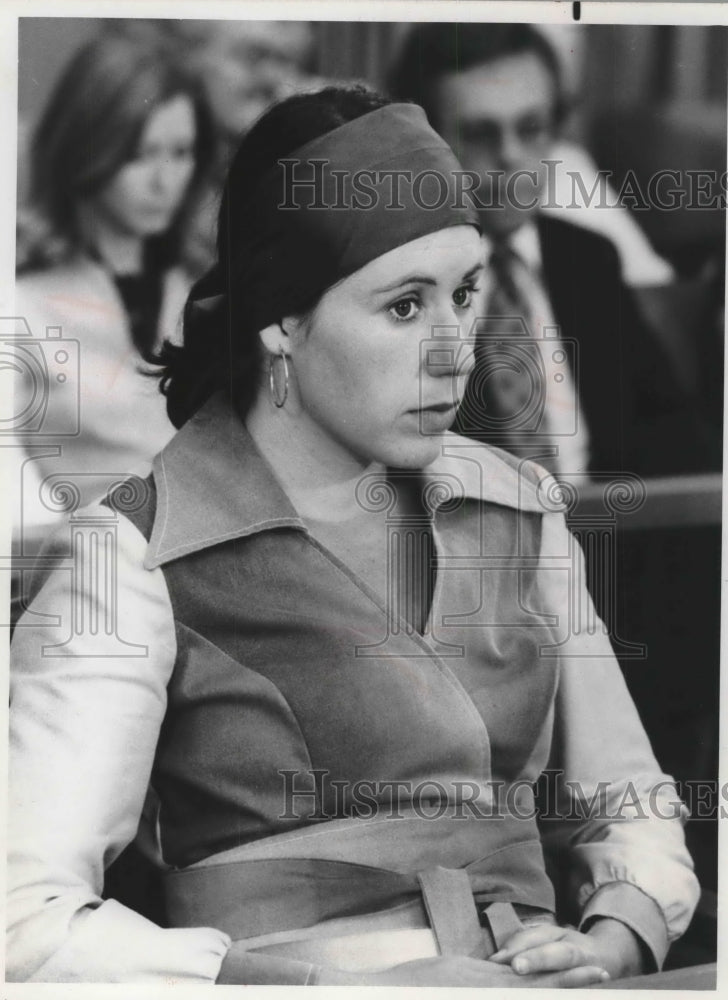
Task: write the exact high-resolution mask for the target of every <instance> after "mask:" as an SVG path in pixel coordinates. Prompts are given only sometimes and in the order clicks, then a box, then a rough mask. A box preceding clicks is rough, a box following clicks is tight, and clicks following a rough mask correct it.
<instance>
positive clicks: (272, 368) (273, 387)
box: [268, 347, 288, 410]
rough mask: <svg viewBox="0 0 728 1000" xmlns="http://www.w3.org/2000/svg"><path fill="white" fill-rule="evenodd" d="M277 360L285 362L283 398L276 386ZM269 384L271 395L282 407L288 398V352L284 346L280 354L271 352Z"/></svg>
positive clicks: (279, 407) (276, 403) (279, 351)
mask: <svg viewBox="0 0 728 1000" xmlns="http://www.w3.org/2000/svg"><path fill="white" fill-rule="evenodd" d="M276 361H282V362H283V378H284V382H283V398H282V399H281V398H280V396H279V395H278V389H277V387H276V376H275V363H276ZM268 385H269V387H270V396H271V399H272V400H273V402H274V404H275V405H276V406H277V407H278V409H279V410H280V409H281V407H283V406H285V405H286V400H287V399H288V361H287V359H286V354H285V351H284V350H283V348H282V347H281V348H279V350H278V354H271V356H270V365H269V367H268Z"/></svg>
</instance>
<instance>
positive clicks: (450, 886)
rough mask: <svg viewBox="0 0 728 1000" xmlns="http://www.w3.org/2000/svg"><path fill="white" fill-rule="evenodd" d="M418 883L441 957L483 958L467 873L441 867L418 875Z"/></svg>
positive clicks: (462, 870) (478, 923)
mask: <svg viewBox="0 0 728 1000" xmlns="http://www.w3.org/2000/svg"><path fill="white" fill-rule="evenodd" d="M417 880H418V882H419V883H420V888H421V890H422V898H423V900H424V903H425V909H426V910H427V915H428V917H429V918H430V926H431V927H432V930H433V933H434V935H435V938H436V940H437V946H438V948H439V950H440V954H441V955H471V956H473V957H478V958H480V957H482V952H483V949H484V940H483V930H482V928H481V926H480V921H479V920H478V911H477V909H476V907H475V900H474V899H473V890H472V888H471V886H470V879H469V878H468V875H467V872H466V871H465V870H464V869H463V868H441V867H439V866H438V867H436V868H428V869H426V870H425V871H421V872H418V873H417Z"/></svg>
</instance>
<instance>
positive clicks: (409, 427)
mask: <svg viewBox="0 0 728 1000" xmlns="http://www.w3.org/2000/svg"><path fill="white" fill-rule="evenodd" d="M482 268H483V248H482V243H481V240H480V237H479V235H478V232H477V230H476V229H475V228H474V227H473V226H468V225H462V226H453V227H452V228H450V229H442V230H439V231H438V232H436V233H432V234H430V235H428V236H423V237H421V238H420V239H417V240H413V241H412V242H411V243H407V244H405V245H404V246H401V247H397V248H395V249H394V250H390V251H389V252H388V253H386V254H384V255H383V256H381V257H378V258H377V259H376V260H374V261H371V262H370V263H369V264H367V265H365V266H364V267H363V268H361V270H359V271H357V272H356V273H354V274H353V275H351V276H350V277H348V278H346V279H344V280H343V281H341V282H340V283H339V284H338V285H336V286H334V287H333V288H330V289H329V290H328V291H327V292H326V293H325V294H324V296H323V297H322V298H321V300H320V302H319V304H318V305H317V307H316V309H315V310H314V312H313V313H312V314H311V315H310V317H308V318H307V319H303V320H292V319H290V318H289V319H287V320H284V321H283V327H284V329H286V330H287V332H289V334H290V340H291V344H290V346H291V367H292V370H293V374H294V376H295V377H294V379H293V393H294V399H293V405H294V406H295V407H296V410H297V412H296V418H297V420H299V421H306V422H307V423H308V425H309V429H311V430H313V431H314V433H315V434H316V435H317V437H318V439H319V441H320V443H321V444H322V445H324V446H327V445H328V446H330V447H331V448H332V449H334V450H338V451H339V452H340V454H341V456H342V457H343V458H347V457H348V458H351V457H354V458H355V459H356V460H357V461H358V462H360V463H362V464H363V465H368V464H370V463H371V462H380V463H384V464H386V465H390V466H395V467H400V468H421V467H423V466H424V465H428V464H429V463H430V462H431V461H433V460H434V458H435V457H436V455H437V452H438V449H439V447H440V444H441V438H442V434H443V433H444V432H445V431H446V430H448V429H449V428H450V426H451V425H452V423H453V421H454V419H455V412H456V410H457V406H458V403H459V402H460V400H461V398H462V395H463V391H464V388H465V382H466V380H467V376H468V374H469V372H470V370H471V368H472V361H473V353H472V344H471V343H463V342H462V340H461V338H463V337H468V336H469V335H470V334H471V328H472V326H473V323H474V320H475V318H476V315H477V310H478V303H479V298H480V296H479V292H480V285H481V284H482V282H481V280H480V276H481V273H482Z"/></svg>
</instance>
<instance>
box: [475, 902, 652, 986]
mask: <svg viewBox="0 0 728 1000" xmlns="http://www.w3.org/2000/svg"><path fill="white" fill-rule="evenodd" d="M490 961H491V962H494V963H497V964H501V965H509V966H510V967H511V968H512V969H513V971H514V972H516V973H517V974H518V975H519V976H530V975H533V974H534V973H543V972H555V971H562V970H565V969H574V968H577V967H582V966H597V967H599V968H601V969H603V970H604V971H605V972H607V973H608V974H609V977H610V978H612V979H618V978H620V977H621V976H625V975H638V974H639V973H641V972H643V971H644V962H643V955H642V949H641V946H640V942H639V939H638V938H637V936H636V935H635V934H633V933H632V931H631V930H630V929H629V927H627V926H626V925H625V924H623V923H621V922H620V921H619V920H611V919H609V918H602V919H600V920H597V921H595V922H594V923H593V924H592V926H591V927H590V928H589V930H588V932H587V933H586V934H582V933H581V932H580V931H577V930H574V929H573V928H570V927H558V926H556V925H554V924H538V925H537V926H535V927H527V928H525V929H524V930H522V931H518V932H517V933H515V934H514V935H513V937H512V938H510V940H509V941H508V943H507V945H506V946H505V948H502V949H501V950H500V951H498V952H496V953H495V955H491V957H490ZM524 985H525V984H524Z"/></svg>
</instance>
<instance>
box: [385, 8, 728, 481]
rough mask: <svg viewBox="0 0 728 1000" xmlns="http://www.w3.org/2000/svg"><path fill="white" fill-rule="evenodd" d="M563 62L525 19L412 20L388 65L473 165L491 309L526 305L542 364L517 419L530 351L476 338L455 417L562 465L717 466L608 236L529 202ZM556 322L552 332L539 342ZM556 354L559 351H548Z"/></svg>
mask: <svg viewBox="0 0 728 1000" xmlns="http://www.w3.org/2000/svg"><path fill="white" fill-rule="evenodd" d="M560 75H561V74H560V67H559V63H558V60H557V57H556V54H555V52H554V51H553V49H552V48H551V46H550V44H549V42H548V41H547V40H546V39H545V37H544V36H543V35H542V34H541V33H540V32H539V31H538V30H537V29H536V28H535V27H533V26H532V25H528V24H468V25H458V24H424V23H423V24H417V25H415V26H414V27H413V28H412V30H411V31H410V32H409V34H408V35H407V37H406V39H405V42H404V45H403V48H402V52H401V54H400V57H399V59H398V60H397V61H396V63H395V64H394V66H393V68H392V72H391V79H390V84H391V89H392V91H393V93H395V94H397V95H398V96H400V97H405V98H412V99H414V100H416V101H418V102H419V103H421V104H422V105H423V107H425V109H426V111H427V113H428V117H429V118H430V121H431V122H432V123H433V125H434V127H435V128H436V129H437V130H438V131H440V132H441V134H442V135H443V136H444V137H445V138H446V139H447V140H448V141H449V142H450V143H451V144H452V146H453V148H454V149H455V151H456V152H457V154H458V156H459V157H460V159H461V161H462V163H463V166H464V167H465V169H468V170H474V171H476V172H477V173H478V175H479V176H480V177H481V178H482V185H481V189H480V197H481V199H482V200H483V201H484V202H485V203H486V204H491V203H492V204H494V205H496V206H497V207H496V208H495V209H493V210H490V209H488V210H486V211H484V212H483V213H482V214H483V228H484V231H485V232H486V234H487V235H488V236H489V237H490V239H491V241H492V245H493V255H492V258H491V262H492V264H493V269H494V286H495V287H494V290H493V293H492V294H493V296H494V299H493V300H492V301H491V303H490V309H489V312H490V313H491V314H492V315H494V316H498V315H501V316H506V315H523V316H524V317H525V318H526V321H527V324H528V325H529V326H530V328H531V334H532V336H533V337H534V338H535V340H536V342H537V344H538V347H539V351H540V361H541V362H542V364H543V372H544V376H543V388H542V389H539V392H542V399H541V400H540V402H542V403H543V407H544V413H543V416H542V417H541V418H540V419H539V420H538V421H536V420H530V419H527V420H526V421H525V423H523V424H521V423H519V421H520V419H521V415H523V414H527V413H528V412H529V411H528V405H530V402H531V399H532V396H533V393H532V392H531V388H530V383H529V382H528V379H527V372H526V368H527V365H526V366H522V368H521V372H520V373H518V372H516V373H514V371H512V370H508V371H497V372H492V369H493V364H494V363H495V364H496V367H498V362H497V360H496V361H495V362H494V361H493V359H492V358H491V357H490V356H489V355H488V354H487V352H486V351H485V349H484V348H483V349H482V351H481V356H480V357H481V360H480V364H479V366H476V371H475V374H474V376H473V378H472V380H471V389H470V391H469V394H468V396H467V397H466V401H465V406H464V409H463V411H462V413H461V421H460V427H461V430H462V432H463V433H465V434H469V435H472V436H474V437H479V438H481V439H489V440H493V441H495V440H498V442H499V443H501V444H503V446H504V447H507V448H508V449H509V450H511V451H513V452H514V453H517V454H522V455H526V456H528V455H529V454H530V455H532V456H533V455H538V454H539V452H543V453H544V454H543V456H542V457H540V458H539V461H546V462H549V463H550V464H551V467H552V468H553V469H554V470H555V471H558V472H561V473H567V474H568V473H570V472H582V473H583V472H587V471H593V472H597V471H598V472H607V473H615V474H616V473H618V472H620V471H630V472H635V473H637V474H639V475H641V476H647V475H666V474H670V473H677V472H689V471H705V470H706V469H709V468H713V467H716V466H717V465H718V464H719V462H720V456H719V448H718V445H717V442H716V441H714V440H713V438H712V435H711V433H710V430H709V429H708V426H707V422H705V421H703V420H702V419H701V418H700V416H699V415H698V406H697V403H696V402H695V401H694V400H691V399H689V398H688V397H687V396H686V395H685V393H684V392H683V391H682V389H681V388H680V386H679V385H678V382H677V380H676V379H675V378H674V377H673V374H672V371H671V368H670V364H669V362H668V359H667V357H666V355H665V353H664V351H663V350H662V348H661V346H660V343H659V340H658V339H657V338H656V337H655V336H653V334H652V332H651V331H650V330H649V329H648V328H647V326H646V324H645V322H644V320H643V319H642V317H641V315H640V313H639V311H638V309H637V306H636V304H635V301H634V299H633V296H632V294H631V292H630V290H629V289H628V287H627V286H626V285H625V283H624V281H623V279H622V274H621V266H620V260H619V255H618V253H617V251H616V250H615V247H614V245H613V244H612V243H611V242H610V241H609V240H608V239H606V238H603V237H601V236H600V235H598V234H596V233H594V232H590V231H589V230H587V229H585V228H584V227H583V226H582V225H573V224H571V223H570V222H568V221H566V220H565V219H564V218H562V217H556V216H555V215H554V214H553V213H549V214H546V213H541V212H539V208H538V202H539V197H540V195H541V194H542V193H543V191H542V189H543V185H544V183H545V180H546V177H547V166H546V165H545V163H544V161H545V160H548V159H551V158H553V156H554V143H555V140H556V138H557V136H558V133H559V129H560V126H561V124H562V121H563V118H564V115H565V111H566V106H565V97H564V92H563V89H562V85H561V79H560ZM534 174H535V177H536V182H535V183H534V180H533V175H534ZM580 211H583V210H580V209H577V210H576V211H575V215H577V216H578V215H579V212H580ZM555 326H558V330H559V335H560V339H561V342H562V343H561V344H559V343H558V342H557V341H550V342H549V343H548V344H546V343H544V339H543V338H544V335H545V334H544V330H548V329H553V328H554V327H555ZM483 343H485V342H483ZM570 344H575V345H576V348H577V352H576V353H575V352H574V350H573V349H572V350H570V349H569V345H570ZM557 354H558V356H559V357H560V358H562V359H566V360H562V361H559V362H554V361H553V358H554V356H555V355H557ZM538 361H539V358H538V356H537V357H536V359H535V363H538ZM507 367H508V368H509V369H512V368H513V365H511V364H508V365H507ZM617 387H618V389H617ZM493 417H495V418H496V421H497V423H498V425H499V429H498V430H497V432H496V431H494V427H493V423H492V418H493ZM500 428H503V429H502V430H501V429H500ZM549 449H551V450H552V451H555V454H554V457H553V459H548V457H547V455H548V452H549Z"/></svg>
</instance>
